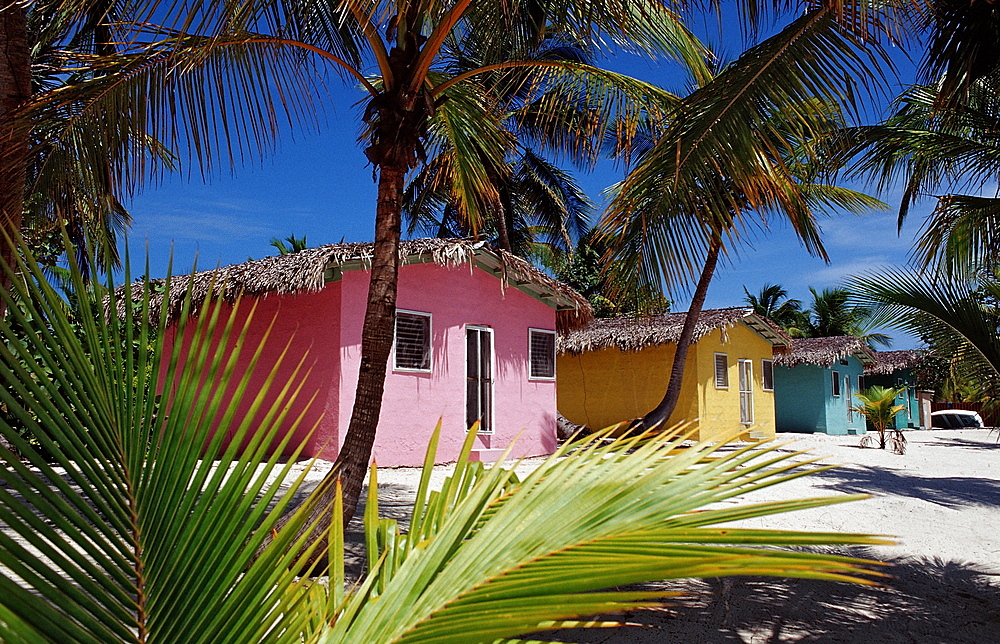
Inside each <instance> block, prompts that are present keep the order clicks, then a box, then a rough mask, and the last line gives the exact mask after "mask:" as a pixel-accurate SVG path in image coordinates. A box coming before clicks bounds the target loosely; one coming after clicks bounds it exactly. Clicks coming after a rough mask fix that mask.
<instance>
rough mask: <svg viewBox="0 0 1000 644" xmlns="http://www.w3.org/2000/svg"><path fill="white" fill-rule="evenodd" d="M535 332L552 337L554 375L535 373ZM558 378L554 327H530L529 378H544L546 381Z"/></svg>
mask: <svg viewBox="0 0 1000 644" xmlns="http://www.w3.org/2000/svg"><path fill="white" fill-rule="evenodd" d="M535 333H540V334H544V335H548V336H551V337H552V375H551V376H536V375H535V374H534V371H533V370H534V360H533V357H534V344H533V343H532V339H533V337H534V334H535ZM555 379H556V332H555V331H553V330H552V329H537V328H534V327H528V380H542V381H545V382H553V381H555Z"/></svg>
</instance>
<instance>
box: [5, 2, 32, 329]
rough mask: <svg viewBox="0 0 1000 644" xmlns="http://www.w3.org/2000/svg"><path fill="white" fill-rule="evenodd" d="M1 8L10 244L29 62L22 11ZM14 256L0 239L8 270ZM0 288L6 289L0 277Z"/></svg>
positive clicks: (19, 187)
mask: <svg viewBox="0 0 1000 644" xmlns="http://www.w3.org/2000/svg"><path fill="white" fill-rule="evenodd" d="M4 4H5V6H3V7H2V8H0V227H2V228H3V233H5V234H6V236H7V237H8V238H10V240H12V241H13V240H14V239H15V237H16V236H17V232H18V231H19V230H20V228H21V216H22V214H23V212H24V183H25V178H26V176H27V173H26V168H25V155H26V152H27V148H28V135H27V131H26V130H23V129H21V128H19V127H17V126H16V125H15V124H14V122H13V120H12V117H13V115H14V114H15V113H16V112H17V110H18V109H19V108H20V107H21V106H22V105H24V103H25V101H27V100H28V98H29V97H30V96H31V58H30V54H29V51H28V19H27V15H26V13H25V10H24V7H23V6H22V5H20V4H17V3H4ZM15 253H16V248H15V246H13V245H12V244H8V243H6V241H5V240H3V239H0V259H2V260H3V261H4V262H5V263H6V264H7V265H8V266H11V265H13V262H14V256H15ZM0 286H2V287H3V288H4V289H6V288H9V287H10V283H9V281H8V280H7V278H6V276H5V275H2V274H0ZM4 313H6V305H5V304H4V303H3V301H2V300H0V315H3V314H4Z"/></svg>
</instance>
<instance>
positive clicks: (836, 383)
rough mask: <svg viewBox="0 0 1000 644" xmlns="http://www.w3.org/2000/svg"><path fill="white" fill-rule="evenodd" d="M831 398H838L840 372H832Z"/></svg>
mask: <svg viewBox="0 0 1000 644" xmlns="http://www.w3.org/2000/svg"><path fill="white" fill-rule="evenodd" d="M833 397H834V398H840V372H839V371H834V372H833Z"/></svg>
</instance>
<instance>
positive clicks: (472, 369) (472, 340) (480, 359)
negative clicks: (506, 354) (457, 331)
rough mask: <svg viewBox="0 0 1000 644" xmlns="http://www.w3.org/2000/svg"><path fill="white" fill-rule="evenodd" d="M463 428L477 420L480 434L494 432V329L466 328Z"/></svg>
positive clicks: (470, 425)
mask: <svg viewBox="0 0 1000 644" xmlns="http://www.w3.org/2000/svg"><path fill="white" fill-rule="evenodd" d="M465 362H466V369H465V374H466V385H465V425H466V427H472V424H473V423H475V422H476V421H477V420H478V421H479V431H480V432H483V433H487V434H488V433H491V432H492V431H493V329H490V328H488V327H479V326H470V327H466V329H465Z"/></svg>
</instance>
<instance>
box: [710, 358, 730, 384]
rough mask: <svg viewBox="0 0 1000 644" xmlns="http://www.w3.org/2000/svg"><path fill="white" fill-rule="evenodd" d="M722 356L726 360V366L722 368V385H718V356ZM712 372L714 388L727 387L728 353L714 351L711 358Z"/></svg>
mask: <svg viewBox="0 0 1000 644" xmlns="http://www.w3.org/2000/svg"><path fill="white" fill-rule="evenodd" d="M720 356H721V357H722V358H724V359H725V361H726V368H725V369H723V371H722V374H723V376H724V379H725V381H726V382H725V384H724V385H719V357H720ZM712 365H713V367H712V368H713V372H714V376H715V388H716V389H729V354H728V353H716V354H714V357H713V359H712Z"/></svg>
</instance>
